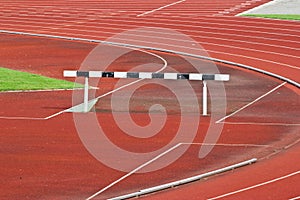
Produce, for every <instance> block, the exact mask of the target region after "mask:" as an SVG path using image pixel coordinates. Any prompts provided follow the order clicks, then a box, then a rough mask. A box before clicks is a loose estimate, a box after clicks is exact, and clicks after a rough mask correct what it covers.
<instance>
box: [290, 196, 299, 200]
mask: <svg viewBox="0 0 300 200" xmlns="http://www.w3.org/2000/svg"><path fill="white" fill-rule="evenodd" d="M297 199H300V196H297V197H294V198H291V199H289V200H297Z"/></svg>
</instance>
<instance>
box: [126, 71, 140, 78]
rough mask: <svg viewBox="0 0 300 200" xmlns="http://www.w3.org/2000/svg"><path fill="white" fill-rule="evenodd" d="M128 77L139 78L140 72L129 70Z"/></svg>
mask: <svg viewBox="0 0 300 200" xmlns="http://www.w3.org/2000/svg"><path fill="white" fill-rule="evenodd" d="M127 78H139V73H137V72H127Z"/></svg>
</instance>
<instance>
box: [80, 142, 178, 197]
mask: <svg viewBox="0 0 300 200" xmlns="http://www.w3.org/2000/svg"><path fill="white" fill-rule="evenodd" d="M180 145H181V143H178V144H176V145H175V146H173V147H171V148H170V149H168V150H166V151H164V152H163V153H161V154H159V155H158V156H156V157H154V158H153V159H151V160H149V161H148V162H146V163H144V164H142V165H140V166H139V167H137V168H135V169H134V170H132V171H131V172H129V173H128V174H126V175H124V176H122V177H121V178H119V179H118V180H116V181H114V182H112V183H111V184H109V185H108V186H106V187H104V188H103V189H101V190H100V191H98V192H96V193H95V194H93V195H92V196H90V197H88V198H87V199H86V200H90V199H93V198H94V197H96V196H98V195H99V194H101V193H102V192H104V191H105V190H107V189H109V188H111V187H112V186H114V185H115V184H117V183H119V182H121V181H122V180H124V179H125V178H127V177H128V176H130V175H132V174H134V173H136V172H137V171H139V170H140V169H142V168H144V167H146V166H147V165H149V164H151V163H152V162H154V161H156V160H157V159H159V158H161V157H162V156H164V155H166V154H168V153H169V152H171V151H173V150H174V149H176V148H177V147H179V146H180Z"/></svg>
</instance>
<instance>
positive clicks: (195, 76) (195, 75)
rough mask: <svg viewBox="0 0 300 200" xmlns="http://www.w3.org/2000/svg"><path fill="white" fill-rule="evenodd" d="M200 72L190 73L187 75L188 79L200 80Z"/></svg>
mask: <svg viewBox="0 0 300 200" xmlns="http://www.w3.org/2000/svg"><path fill="white" fill-rule="evenodd" d="M202 76H203V75H202V74H193V73H191V74H190V76H189V80H196V81H200V80H202Z"/></svg>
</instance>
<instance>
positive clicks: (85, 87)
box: [83, 77, 89, 113]
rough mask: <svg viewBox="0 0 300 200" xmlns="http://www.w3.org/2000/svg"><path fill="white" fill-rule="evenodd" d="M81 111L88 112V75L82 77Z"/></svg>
mask: <svg viewBox="0 0 300 200" xmlns="http://www.w3.org/2000/svg"><path fill="white" fill-rule="evenodd" d="M83 95H84V96H83V112H85V113H86V112H88V102H89V77H84V94H83Z"/></svg>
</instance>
